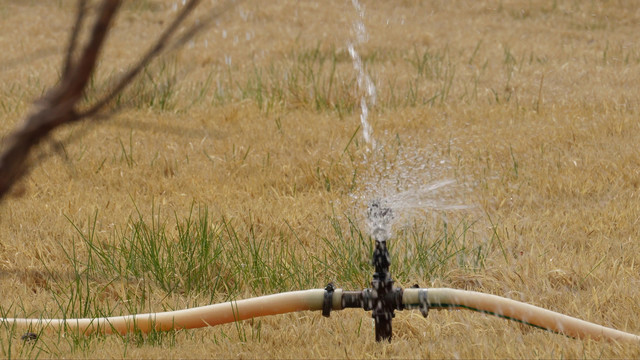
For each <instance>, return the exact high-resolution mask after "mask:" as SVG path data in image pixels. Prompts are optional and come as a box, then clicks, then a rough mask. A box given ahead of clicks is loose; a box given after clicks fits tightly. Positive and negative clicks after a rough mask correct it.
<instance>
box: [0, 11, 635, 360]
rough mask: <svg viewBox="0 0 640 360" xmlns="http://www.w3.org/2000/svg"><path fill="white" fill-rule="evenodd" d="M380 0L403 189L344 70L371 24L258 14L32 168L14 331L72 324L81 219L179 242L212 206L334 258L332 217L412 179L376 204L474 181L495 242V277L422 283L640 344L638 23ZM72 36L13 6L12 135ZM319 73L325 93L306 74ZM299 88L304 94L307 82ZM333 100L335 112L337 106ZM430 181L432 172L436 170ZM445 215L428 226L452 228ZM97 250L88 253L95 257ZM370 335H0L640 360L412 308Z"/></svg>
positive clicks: (298, 317) (471, 192)
mask: <svg viewBox="0 0 640 360" xmlns="http://www.w3.org/2000/svg"><path fill="white" fill-rule="evenodd" d="M174 3H178V4H179V3H180V2H179V1H151V0H149V1H142V0H141V1H131V2H128V3H126V5H125V7H124V9H123V10H122V13H121V14H120V16H119V19H118V21H117V25H116V28H115V29H114V31H113V33H112V34H111V36H110V37H109V39H108V41H109V45H108V48H107V49H106V51H105V53H104V56H103V60H102V63H101V69H100V73H99V74H98V76H97V79H96V88H98V89H100V88H101V87H102V86H104V85H103V84H105V83H106V82H107V81H108V79H109V78H111V77H113V76H114V75H115V74H117V73H118V72H119V71H122V69H123V67H124V66H126V64H128V63H130V62H132V61H133V60H134V59H135V58H136V57H137V56H138V55H139V53H140V52H141V51H142V50H143V49H144V48H145V45H146V44H149V43H150V41H151V40H152V39H153V38H154V36H155V35H156V34H158V33H159V31H160V30H161V29H162V25H163V23H164V24H166V21H167V19H168V18H169V17H170V16H171V14H172V6H173V4H174ZM363 4H364V6H365V7H366V15H365V18H364V22H365V25H366V28H367V32H368V35H369V41H368V42H367V43H366V44H363V45H361V46H359V47H358V48H357V49H358V51H359V52H360V55H361V56H362V57H363V59H365V63H366V66H367V71H368V73H370V74H371V76H372V78H373V79H374V81H375V84H376V87H377V91H378V102H377V105H376V106H375V107H374V108H373V110H372V114H371V117H370V121H371V123H372V126H373V129H374V134H373V135H374V138H375V139H376V141H377V142H378V144H379V145H381V147H383V149H382V150H381V151H382V152H383V153H384V154H385V155H386V161H387V163H388V165H389V167H390V168H389V170H385V169H382V170H381V169H379V168H377V169H376V168H374V169H372V163H373V164H375V166H379V165H380V164H381V163H382V161H381V160H380V161H378V162H373V161H369V162H367V161H366V159H369V160H371V159H372V158H376V156H377V155H376V156H373V155H371V154H370V153H368V152H367V150H366V149H367V146H366V145H365V144H364V143H363V140H362V137H361V135H360V133H358V135H357V136H356V137H355V138H354V139H353V141H350V139H351V138H352V135H353V134H354V132H355V131H357V130H358V127H359V122H360V121H359V109H358V106H357V103H358V101H359V96H360V95H359V94H358V92H357V89H356V85H355V82H354V81H355V78H356V74H355V71H354V70H353V65H352V63H351V59H350V58H349V55H348V53H347V51H346V46H347V43H348V42H349V41H353V34H352V32H351V28H352V26H353V23H354V21H355V20H356V19H357V15H356V12H355V10H354V9H353V7H352V6H351V3H350V2H348V1H304V2H297V1H292V0H291V1H289V0H286V1H285V0H283V1H277V2H276V1H269V2H265V1H246V2H243V3H242V4H240V5H238V6H237V8H236V9H234V10H233V11H232V12H231V13H229V14H227V15H226V16H224V17H223V18H222V19H221V20H220V21H219V22H218V23H217V24H216V25H215V26H213V27H212V28H211V29H210V30H208V31H207V32H206V33H203V34H201V35H200V36H199V37H198V38H197V39H196V40H195V41H194V43H193V44H191V45H187V46H186V47H185V48H184V49H183V50H181V51H179V52H177V53H174V54H171V55H169V56H168V57H165V58H164V64H165V67H164V68H163V67H162V66H161V64H162V61H161V62H160V63H159V64H158V65H155V66H152V67H151V68H150V69H149V70H150V73H151V74H159V75H158V76H156V77H155V78H154V79H153V80H151V79H149V78H145V79H142V80H140V81H139V82H138V83H137V85H135V86H137V87H138V89H139V90H140V91H138V92H136V91H135V89H134V90H132V91H130V92H129V93H128V94H129V99H128V101H129V102H128V103H127V104H125V106H124V107H123V108H122V109H121V110H120V111H119V112H117V113H116V114H115V115H114V117H113V118H112V119H110V120H108V121H105V122H102V123H93V124H78V125H74V126H72V127H69V128H66V129H64V130H62V131H59V132H58V133H56V134H55V138H54V139H52V141H50V142H48V143H45V144H42V145H41V146H40V150H39V153H38V154H36V155H35V156H34V163H35V167H34V170H33V171H32V172H31V174H29V176H28V177H27V178H26V179H25V180H24V181H22V182H21V183H20V184H19V185H18V186H17V187H16V189H15V190H14V192H13V193H12V195H11V196H10V197H9V198H7V199H6V200H5V201H4V202H3V203H2V204H1V205H0V234H1V235H0V238H1V241H0V274H1V275H0V289H1V293H2V294H3V296H2V299H1V300H0V306H1V307H2V309H3V312H4V311H8V309H9V307H10V306H11V309H10V314H11V315H13V314H14V312H15V313H17V314H21V315H27V316H35V317H37V316H40V315H51V314H55V311H56V309H57V305H56V303H55V300H54V297H53V296H52V291H54V290H52V289H63V288H64V287H65V285H64V282H65V281H69V282H71V281H72V279H70V278H69V277H65V274H69V273H70V270H69V264H68V261H67V258H66V257H65V253H64V250H63V249H66V250H67V251H69V250H70V249H71V248H72V246H73V244H74V241H75V243H76V244H79V243H78V240H77V238H78V235H77V232H76V230H75V229H74V228H73V226H72V225H71V223H70V221H69V220H68V219H70V220H71V221H72V222H73V223H75V224H78V226H80V227H81V228H83V229H86V228H87V221H88V219H89V218H90V217H92V216H93V215H94V214H95V213H96V212H97V217H96V219H97V220H96V233H98V234H100V235H101V236H104V237H105V238H109V236H111V234H113V233H114V231H117V230H118V229H123V228H126V227H127V224H129V219H130V217H132V216H133V217H136V216H137V215H136V214H137V210H136V207H137V208H138V209H139V211H140V212H141V214H142V216H143V217H144V218H145V219H148V220H150V219H151V217H152V216H153V215H154V214H152V211H151V209H152V207H156V209H157V208H158V207H160V208H162V210H161V211H162V213H163V214H164V216H165V218H166V219H167V223H168V224H173V223H172V222H171V221H172V219H173V217H174V214H175V217H176V218H178V219H181V218H184V217H186V216H187V215H188V214H189V212H190V210H191V209H192V206H193V204H196V206H198V205H204V206H207V207H208V208H209V211H210V213H211V214H212V215H211V216H212V218H214V219H218V218H219V217H220V216H224V217H226V218H229V219H233V220H234V221H237V222H238V223H243V222H246V223H251V224H253V226H254V231H255V232H256V236H257V237H260V236H267V235H268V234H274V233H278V232H281V231H287V230H286V229H288V226H289V225H290V226H291V227H292V228H294V229H295V232H296V234H297V235H298V237H299V238H300V241H301V242H302V243H303V244H304V245H305V246H306V247H307V248H308V249H309V251H311V252H316V255H318V256H322V254H321V253H320V252H321V251H323V247H322V240H321V239H322V238H323V237H326V238H328V239H329V240H334V239H335V233H334V231H333V230H332V228H331V224H330V221H329V220H328V217H329V216H331V215H332V214H333V213H334V212H335V213H336V214H343V213H347V214H351V215H352V216H361V213H362V205H363V203H362V202H361V201H354V200H353V196H354V195H359V194H367V195H370V194H371V191H372V190H371V189H372V188H370V187H369V188H368V184H370V183H376V182H378V181H379V179H380V178H382V179H383V181H382V183H384V184H393V183H394V182H397V183H398V184H399V185H398V188H395V189H389V188H383V189H380V188H375V187H374V188H375V189H377V190H379V191H383V192H384V191H388V192H389V193H393V192H394V191H396V190H403V189H406V186H408V185H410V183H411V182H415V183H418V184H420V183H424V184H426V183H431V182H432V181H435V180H444V179H448V178H453V179H456V180H457V182H458V184H459V187H460V188H461V190H459V192H457V193H456V194H455V197H454V200H456V201H461V202H463V203H465V204H473V205H475V207H474V208H473V209H472V210H471V211H468V212H466V214H467V215H465V216H470V217H471V218H472V220H474V221H475V223H474V225H473V228H472V230H471V231H472V232H473V237H474V239H475V240H474V241H476V242H477V243H483V244H485V246H486V247H487V250H486V251H487V253H486V259H485V260H484V266H483V267H482V268H480V269H479V270H478V269H476V270H474V269H470V268H467V267H458V266H456V263H455V262H451V263H448V264H447V268H446V269H444V271H443V274H442V275H439V276H435V277H433V278H420V276H419V275H420V274H417V273H415V274H409V275H408V276H407V279H409V280H411V281H420V282H421V285H423V286H438V287H440V286H446V287H456V288H466V289H473V290H477V291H482V292H487V293H492V294H496V295H501V296H507V297H510V298H514V299H517V300H522V301H526V302H529V303H532V304H535V305H538V306H542V307H545V308H548V309H552V310H555V311H559V312H562V313H565V314H568V315H571V316H576V317H579V318H582V319H585V320H588V321H592V322H595V323H599V324H603V325H606V326H611V327H614V328H616V329H620V330H624V331H628V332H632V333H636V334H638V333H640V320H638V316H637V314H638V313H639V312H640V308H639V306H638V299H639V298H640V288H639V285H640V272H639V271H638V266H639V264H640V255H639V254H640V242H639V241H638V239H639V237H640V236H639V235H640V232H639V229H640V224H638V222H639V219H640V199H639V186H640V150H639V147H638V144H640V123H639V122H638V116H639V113H640V112H639V108H638V106H639V102H638V101H639V95H640V92H639V91H638V84H639V83H640V44H639V43H638V38H637V34H638V33H640V8H639V7H638V4H637V3H636V2H634V1H624V0H621V1H613V2H611V1H589V2H586V1H585V2H581V1H554V2H547V1H515V0H514V1H501V2H497V1H471V0H470V1H409V0H407V1H388V2H379V1H363ZM202 11H204V10H202ZM72 19H73V2H70V1H9V0H5V1H2V2H0V34H2V36H0V48H1V49H3V51H1V52H0V133H1V134H6V133H7V132H8V131H9V130H10V129H11V128H13V127H15V126H16V124H18V122H19V121H20V119H22V118H24V116H25V114H26V113H27V111H28V109H29V106H30V104H31V102H32V101H33V100H34V99H35V98H36V97H37V96H38V95H40V94H41V93H42V91H43V90H44V89H46V88H47V87H48V86H50V85H51V84H53V83H54V82H55V81H56V79H57V76H58V74H59V70H58V69H59V68H60V63H61V61H62V53H63V51H64V45H65V44H64V43H65V41H66V36H67V31H68V30H69V27H70V24H71V23H72ZM314 51H316V54H320V55H322V56H326V57H327V59H329V60H326V62H325V63H323V67H322V68H321V67H320V62H319V61H318V60H308V59H309V57H312V56H313V54H314ZM425 53H426V54H427V55H428V56H427V57H424V54H425ZM429 56H430V57H429ZM331 59H333V60H331ZM425 59H426V60H425ZM332 62H333V63H334V64H335V73H334V80H333V82H332V85H331V86H332V88H331V90H329V88H328V86H329V79H330V71H329V70H330V68H331V64H332ZM229 63H230V65H229ZM421 64H422V65H424V66H422V67H421ZM419 68H421V69H422V71H423V73H422V74H421V75H418V71H419ZM300 69H303V70H300ZM304 69H307V70H309V69H311V70H314V71H316V76H317V78H315V80H313V79H303V77H304V76H303V75H301V74H304ZM319 70H321V71H320V72H319V73H317V71H319ZM285 73H286V74H288V76H289V79H290V77H291V76H293V74H298V75H300V76H301V77H300V78H298V80H296V81H297V83H296V82H295V81H294V80H291V82H290V83H285V82H284V81H283V80H282V79H284V74H285ZM270 74H271V75H270ZM257 80H260V81H261V83H260V86H262V88H260V89H261V92H260V91H258V90H257V89H258V88H259V86H258V85H256V84H258V83H259V82H257ZM314 81H316V82H315V84H317V85H318V86H317V89H318V91H316V92H313V91H312V89H313V84H314ZM163 91H164V93H163ZM243 91H244V93H243ZM163 94H165V95H166V96H165V98H164V99H165V100H166V102H162V99H163ZM318 94H321V95H323V96H324V95H326V96H325V98H323V99H321V101H320V104H319V105H318V103H317V102H316V100H318ZM88 96H91V94H89V95H88ZM125 102H126V101H125ZM379 147H380V146H379ZM345 149H347V150H346V151H345ZM45 154H53V155H49V156H44V157H43V155H45ZM367 154H369V155H367ZM402 154H404V155H402ZM381 156H382V155H380V157H381ZM403 156H404V157H403ZM376 159H377V158H376ZM403 159H404V160H403ZM401 160H402V161H403V162H402V163H401ZM421 165H425V166H426V168H427V169H431V171H426V170H425V171H419V170H417V169H419V167H420V166H421ZM354 172H355V174H356V175H355V177H354V176H353V174H354ZM327 181H328V184H329V185H330V186H327ZM451 216H454V217H455V216H457V215H456V214H452V215H451ZM67 218H68V219H67ZM437 219H439V217H437V216H436V217H434V216H431V215H426V214H422V217H419V216H418V217H415V216H414V218H413V221H415V222H416V223H418V224H420V226H424V227H426V228H432V229H435V228H436V227H437V225H436V224H435V223H436V222H438V221H440V220H437ZM287 224H289V225H287ZM168 231H169V232H171V231H173V229H168ZM494 232H495V233H494ZM267 239H275V238H270V237H268V238H267ZM272 241H275V240H272ZM77 251H78V254H79V256H80V257H82V256H83V255H82V254H86V251H87V249H86V247H82V246H78V248H77ZM366 256H369V255H368V254H366ZM45 265H47V266H49V268H50V270H51V271H53V272H54V273H57V274H60V277H59V278H52V277H51V276H50V274H49V272H48V271H47V269H46V268H45ZM392 275H393V267H392ZM330 280H333V279H329V278H328V279H326V282H328V281H330ZM409 280H406V281H407V283H402V284H401V285H402V286H409V285H411V283H409ZM104 281H105V280H104V279H95V280H94V282H93V283H91V285H92V286H94V288H91V290H90V291H92V292H98V291H101V290H100V289H103V286H104V285H105V284H104ZM322 281H325V280H322ZM364 285H366V284H364ZM322 286H324V283H323V282H319V283H317V284H315V287H322ZM103 290H104V289H103ZM292 290H293V289H292ZM354 290H355V289H354ZM111 291H112V292H113V294H103V295H101V296H102V297H101V298H100V299H102V300H101V302H100V303H99V304H98V305H97V306H101V307H102V308H103V309H110V308H112V307H115V308H116V309H117V311H116V313H122V312H124V311H125V310H124V309H125V308H123V307H122V306H121V304H120V303H118V305H115V304H114V303H115V302H119V301H120V299H121V298H122V292H123V291H124V292H126V291H127V290H126V289H124V290H123V289H118V288H117V287H115V286H114V287H113V289H112V290H111ZM134 291H135V289H134ZM254 295H261V294H255V293H252V292H251V289H249V288H241V289H239V296H242V297H249V296H254ZM148 296H149V299H148V300H147V302H148V304H147V308H146V310H154V311H157V310H162V309H163V308H164V307H167V308H181V307H185V306H189V305H193V304H196V303H197V304H204V303H206V302H207V300H208V299H204V298H203V297H201V296H199V295H198V294H181V293H166V292H164V291H162V290H161V289H158V288H152V289H151V294H150V295H148ZM224 296H225V294H220V295H216V297H215V298H214V300H216V301H217V300H222V299H223V298H224ZM16 308H17V309H16ZM105 311H108V310H105ZM371 321H372V320H371V318H370V315H369V314H367V313H364V312H362V311H358V310H349V311H342V312H336V313H334V314H332V316H331V318H329V319H325V318H322V317H321V316H320V314H319V313H300V314H289V315H283V316H275V317H268V318H264V319H261V322H259V323H258V322H257V321H256V322H253V323H252V322H244V323H242V324H230V325H225V326H219V327H215V328H208V329H202V330H192V331H180V332H177V333H175V334H173V335H172V336H167V337H166V338H164V339H162V338H161V339H160V340H159V341H157V342H156V343H153V342H152V341H148V342H146V343H142V344H137V345H136V344H135V343H130V342H125V341H123V339H122V338H120V337H116V336H107V337H97V338H91V339H88V340H86V341H84V342H83V341H79V342H74V340H70V339H69V338H60V337H59V336H58V335H50V334H49V335H47V334H45V335H43V337H42V339H41V340H40V341H39V342H38V343H37V345H36V346H38V350H36V351H31V352H29V350H28V349H27V348H28V347H30V346H31V345H29V344H23V343H22V342H21V341H20V339H19V335H20V332H19V331H18V332H15V333H11V332H9V331H7V330H6V329H5V328H2V330H1V332H0V343H1V344H2V348H1V351H3V352H2V355H3V356H8V354H9V352H8V351H9V350H8V346H9V345H10V344H11V354H13V356H16V354H22V356H27V355H28V356H30V357H35V356H40V357H80V358H83V357H90V358H95V357H136V358H137V357H181V358H187V357H189V358H203V357H224V358H229V357H234V358H239V357H242V358H245V357H249V358H257V357H260V358H263V357H268V358H303V357H304V358H327V357H331V358H340V357H350V358H387V357H396V358H414V357H437V358H441V357H447V358H450V357H464V358H479V357H501V358H505V357H509V358H532V357H536V358H542V357H544V358H549V357H572V358H573V357H625V358H630V357H638V356H640V352H639V351H638V346H637V344H636V345H629V344H612V343H600V342H594V341H580V340H573V339H569V338H566V337H563V336H560V335H555V334H552V333H548V332H544V331H541V330H537V329H532V328H528V327H524V326H521V325H519V324H516V323H512V322H507V321H504V320H501V319H497V318H492V317H488V316H484V315H480V314H476V313H471V312H435V311H432V312H431V314H430V315H429V317H428V318H427V319H423V318H421V317H420V316H419V314H418V313H412V312H406V311H405V312H401V313H398V315H397V317H396V319H395V321H394V336H395V337H394V340H393V342H392V343H391V344H377V343H375V341H374V339H373V330H372V323H371ZM257 324H259V329H258V328H257V327H258V325H257ZM257 333H259V334H260V335H259V337H258V336H257V335H254V336H252V335H251V334H257ZM242 334H246V337H243V336H242Z"/></svg>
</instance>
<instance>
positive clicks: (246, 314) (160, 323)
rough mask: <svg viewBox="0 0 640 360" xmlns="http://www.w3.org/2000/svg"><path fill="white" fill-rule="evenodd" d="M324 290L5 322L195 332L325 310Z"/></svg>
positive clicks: (85, 330) (91, 329)
mask: <svg viewBox="0 0 640 360" xmlns="http://www.w3.org/2000/svg"><path fill="white" fill-rule="evenodd" d="M323 297H324V290H322V289H318V290H303V291H292V292H287V293H281V294H275V295H267V296H260V297H257V298H251V299H246V300H238V301H231V302H225V303H221V304H215V305H208V306H201V307H196V308H191V309H185V310H177V311H169V312H162V313H151V314H136V315H127V316H114V317H107V318H94V319H12V318H6V319H1V320H0V321H1V322H4V323H15V324H16V325H19V326H30V325H31V326H45V327H48V328H53V329H59V328H63V327H64V328H66V329H67V330H72V331H78V332H80V333H84V334H87V335H88V334H91V333H94V332H99V333H104V334H111V333H114V332H118V333H121V334H125V333H127V332H130V331H133V330H139V331H142V332H145V333H146V332H149V331H151V330H153V329H155V330H171V329H194V328H200V327H205V326H213V325H219V324H225V323H230V322H234V321H240V320H246V319H251V318H254V317H260V316H266V315H276V314H285V313H289V312H295V311H302V310H322V301H323Z"/></svg>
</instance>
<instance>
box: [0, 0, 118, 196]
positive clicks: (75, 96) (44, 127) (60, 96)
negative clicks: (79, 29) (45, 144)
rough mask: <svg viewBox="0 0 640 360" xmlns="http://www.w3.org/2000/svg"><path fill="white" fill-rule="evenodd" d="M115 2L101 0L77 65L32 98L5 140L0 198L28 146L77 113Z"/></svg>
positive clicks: (20, 170) (22, 168) (21, 170)
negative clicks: (21, 120) (32, 103)
mask: <svg viewBox="0 0 640 360" xmlns="http://www.w3.org/2000/svg"><path fill="white" fill-rule="evenodd" d="M119 5H120V1H119V0H105V1H104V2H103V4H102V6H101V8H100V13H99V16H98V18H97V19H96V22H95V24H94V27H93V31H92V34H91V39H90V42H89V44H88V45H87V47H86V48H85V50H84V52H83V54H82V56H81V58H80V59H79V60H78V65H77V66H73V69H70V70H69V72H68V74H67V76H65V77H64V78H63V79H62V81H61V82H60V84H58V85H57V86H56V87H54V88H53V89H51V90H49V91H48V92H47V94H46V95H45V96H44V97H43V98H42V99H40V100H38V101H37V102H36V109H35V111H34V112H33V113H32V114H31V115H29V116H28V117H27V119H26V120H25V121H24V123H23V125H22V126H21V127H20V128H18V129H17V130H15V131H14V132H13V133H12V134H10V135H9V136H8V138H7V139H6V140H5V144H4V147H3V152H2V154H1V155H0V200H1V199H2V198H3V197H4V195H6V194H7V192H8V191H9V190H10V189H11V187H12V186H13V184H14V183H15V182H16V181H17V180H18V179H20V178H21V177H22V176H23V175H24V174H25V173H26V170H27V167H26V161H27V158H28V156H29V153H30V152H31V149H32V148H33V147H34V146H35V145H37V144H39V143H40V141H42V139H44V138H45V137H46V136H48V135H49V133H50V132H51V131H52V130H53V129H55V128H56V127H58V126H59V125H61V124H63V123H65V122H69V121H72V120H73V119H74V118H75V117H76V116H77V115H76V112H75V110H74V107H75V105H76V103H77V102H78V100H79V99H80V98H81V96H82V92H83V90H84V88H85V86H86V84H87V81H88V80H89V78H90V77H91V73H92V72H93V70H94V68H95V63H96V60H97V58H98V52H99V50H100V48H101V47H102V44H103V41H104V39H105V36H106V34H107V33H108V29H109V25H110V24H111V21H112V20H113V17H114V15H115V13H116V10H117V9H118V6H119ZM83 16H84V15H83ZM80 21H82V20H80Z"/></svg>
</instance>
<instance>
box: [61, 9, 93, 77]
mask: <svg viewBox="0 0 640 360" xmlns="http://www.w3.org/2000/svg"><path fill="white" fill-rule="evenodd" d="M86 8H87V1H86V0H78V14H77V16H76V22H75V23H74V24H73V28H72V29H71V37H70V38H69V47H68V49H67V57H66V59H65V62H64V70H63V72H62V77H63V78H66V77H67V76H69V72H70V71H71V67H72V66H73V53H74V52H75V51H76V43H77V42H78V34H79V33H80V30H81V29H82V22H83V21H84V18H85V10H86Z"/></svg>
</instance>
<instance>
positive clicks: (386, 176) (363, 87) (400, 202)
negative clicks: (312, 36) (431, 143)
mask: <svg viewBox="0 0 640 360" xmlns="http://www.w3.org/2000/svg"><path fill="white" fill-rule="evenodd" d="M351 4H352V5H353V8H354V9H355V11H356V14H357V16H356V17H355V19H354V21H353V25H352V34H353V40H352V41H350V42H348V44H347V48H348V51H349V55H350V56H351V59H352V62H353V68H354V70H355V72H356V75H357V85H358V91H359V94H360V96H361V97H360V122H361V127H362V136H363V138H364V141H365V143H366V144H368V145H369V150H371V151H370V152H368V153H367V154H366V156H365V165H366V166H367V170H366V172H367V173H366V174H363V175H364V176H363V177H364V182H365V184H364V189H363V190H362V191H361V192H360V193H359V194H354V195H353V197H354V198H355V199H356V200H357V201H358V202H359V203H360V205H362V202H366V203H367V206H368V207H367V220H366V221H367V224H368V226H369V230H370V232H371V234H372V236H374V237H375V238H376V239H377V237H378V236H380V237H381V238H389V237H390V236H391V227H392V225H393V223H394V222H395V221H397V220H398V219H402V218H404V219H406V218H412V217H424V215H425V213H427V212H430V211H431V212H433V211H458V210H463V209H468V208H470V206H468V205H464V203H463V202H462V201H461V195H460V189H461V187H460V186H458V185H457V184H456V181H454V180H451V179H448V178H447V177H446V175H445V173H446V170H447V164H446V161H445V160H437V159H434V158H433V156H432V155H431V154H428V153H427V154H425V150H424V149H419V148H413V149H411V148H405V149H403V151H404V152H405V153H404V154H402V156H404V158H403V157H402V156H398V154H396V159H394V160H392V161H389V159H388V156H385V155H384V152H385V145H384V144H382V143H380V144H377V143H376V141H375V139H374V138H373V128H372V126H371V123H370V122H369V107H370V106H371V107H373V106H375V103H376V87H375V85H374V83H373V81H372V80H371V77H370V76H369V75H368V73H367V71H366V68H365V64H364V62H363V60H362V58H361V56H360V54H359V53H358V51H357V49H358V47H361V46H362V45H363V44H365V43H366V42H367V41H368V40H369V36H368V34H367V29H366V27H365V25H364V20H365V9H364V7H363V6H362V5H361V4H360V3H359V2H358V0H351ZM422 142H423V139H420V141H419V142H418V143H420V144H421V143H422ZM386 150H388V149H386ZM371 199H375V200H373V201H371ZM381 209H388V210H389V212H388V213H385V214H382V212H381V211H382V210H381ZM382 215H384V216H382Z"/></svg>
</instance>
